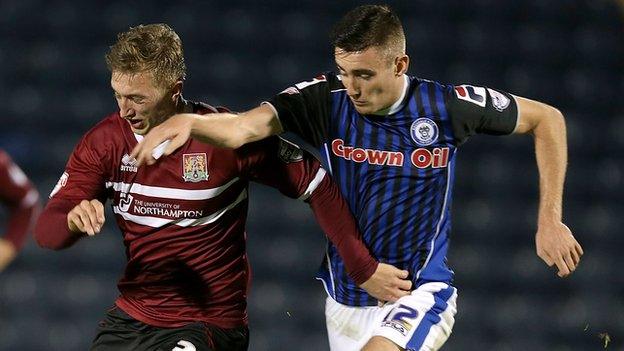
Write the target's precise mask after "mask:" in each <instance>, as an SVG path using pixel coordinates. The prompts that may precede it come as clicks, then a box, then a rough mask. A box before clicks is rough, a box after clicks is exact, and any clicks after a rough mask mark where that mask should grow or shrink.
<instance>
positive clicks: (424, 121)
mask: <svg viewBox="0 0 624 351" xmlns="http://www.w3.org/2000/svg"><path fill="white" fill-rule="evenodd" d="M410 134H411V135H412V139H413V140H414V142H415V143H416V144H417V145H419V146H428V145H431V144H433V143H435V142H436V141H437V140H438V125H437V124H435V122H434V121H432V120H430V119H429V118H419V119H417V120H415V121H414V123H412V126H411V127H410Z"/></svg>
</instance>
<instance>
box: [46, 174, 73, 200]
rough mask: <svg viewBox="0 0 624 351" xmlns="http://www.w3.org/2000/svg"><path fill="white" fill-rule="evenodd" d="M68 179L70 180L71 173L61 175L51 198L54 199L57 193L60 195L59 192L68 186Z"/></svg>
mask: <svg viewBox="0 0 624 351" xmlns="http://www.w3.org/2000/svg"><path fill="white" fill-rule="evenodd" d="M68 179H69V173H67V172H63V175H61V178H59V180H58V182H56V185H55V186H54V188H53V189H52V191H51V192H50V196H49V197H50V198H52V196H54V195H56V193H58V192H59V190H61V188H63V187H65V185H67V180H68Z"/></svg>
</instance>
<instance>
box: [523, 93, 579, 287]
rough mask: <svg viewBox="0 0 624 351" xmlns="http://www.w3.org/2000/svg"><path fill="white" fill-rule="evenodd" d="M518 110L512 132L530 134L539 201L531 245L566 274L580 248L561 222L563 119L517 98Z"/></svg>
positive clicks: (564, 150)
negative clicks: (537, 172)
mask: <svg viewBox="0 0 624 351" xmlns="http://www.w3.org/2000/svg"><path fill="white" fill-rule="evenodd" d="M517 101H518V109H519V111H520V114H519V117H518V118H519V121H518V125H517V127H516V130H515V133H521V134H532V135H533V137H534V139H535V156H536V159H537V166H538V170H539V188H540V202H539V213H538V222H537V234H536V236H535V245H536V250H537V255H538V256H539V257H540V258H541V259H542V260H544V262H546V264H547V265H549V266H553V265H555V266H557V269H558V273H557V274H558V275H559V276H560V277H565V276H568V275H570V274H571V273H572V272H574V270H575V269H576V267H577V266H578V264H579V262H580V259H581V256H582V255H583V249H582V248H581V245H580V244H579V243H578V241H577V240H576V239H575V238H574V236H573V235H572V232H571V231H570V229H569V228H568V227H567V226H566V225H565V224H564V223H563V222H562V202H563V184H564V179H565V172H566V166H567V152H568V147H567V141H566V126H565V120H564V117H563V115H562V114H561V112H560V111H559V110H557V109H555V108H553V107H551V106H548V105H546V104H543V103H540V102H537V101H532V100H529V99H525V98H520V97H518V98H517Z"/></svg>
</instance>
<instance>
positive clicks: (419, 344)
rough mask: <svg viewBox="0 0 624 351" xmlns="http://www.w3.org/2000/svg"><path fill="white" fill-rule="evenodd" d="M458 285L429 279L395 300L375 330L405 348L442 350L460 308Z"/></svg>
mask: <svg viewBox="0 0 624 351" xmlns="http://www.w3.org/2000/svg"><path fill="white" fill-rule="evenodd" d="M456 299H457V289H455V288H454V287H452V286H449V285H447V284H444V283H427V284H423V285H421V286H419V287H418V288H417V289H416V290H414V291H413V292H412V293H411V295H409V296H404V297H402V298H400V299H399V300H398V301H397V302H396V303H394V304H392V309H391V310H390V311H389V312H388V313H387V314H385V315H384V316H383V317H382V319H381V320H379V323H378V324H377V326H376V327H375V329H374V330H373V332H372V334H373V336H380V337H384V338H386V339H388V340H390V341H392V342H393V343H394V344H396V345H397V346H399V347H401V348H403V349H405V350H410V351H412V350H415V351H433V350H438V349H439V348H440V347H442V345H443V344H444V343H445V342H446V340H447V339H448V337H449V336H450V334H451V331H452V328H453V324H454V323H455V313H456V312H457V305H456Z"/></svg>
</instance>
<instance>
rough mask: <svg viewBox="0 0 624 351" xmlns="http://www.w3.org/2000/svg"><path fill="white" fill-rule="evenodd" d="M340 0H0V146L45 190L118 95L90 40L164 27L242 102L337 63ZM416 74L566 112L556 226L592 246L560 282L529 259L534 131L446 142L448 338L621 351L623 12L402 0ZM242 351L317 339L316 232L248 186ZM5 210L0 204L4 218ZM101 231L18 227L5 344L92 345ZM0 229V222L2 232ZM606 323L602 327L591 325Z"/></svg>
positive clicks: (221, 96)
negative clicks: (67, 233) (451, 285)
mask: <svg viewBox="0 0 624 351" xmlns="http://www.w3.org/2000/svg"><path fill="white" fill-rule="evenodd" d="M357 4H358V3H356V2H352V1H328V2H323V1H311V0H304V1H282V0H270V1H239V0H231V1H117V0H115V1H82V2H70V1H65V2H61V1H43V0H2V1H0V43H1V46H0V77H1V78H0V116H1V117H0V118H1V120H0V121H1V122H0V147H2V148H5V149H6V150H7V151H9V153H10V154H12V156H13V157H14V158H15V160H16V161H17V162H18V163H19V164H21V165H22V166H23V168H24V170H25V171H26V172H27V173H28V174H29V175H30V177H31V178H32V179H33V180H34V182H35V183H36V185H37V188H38V189H39V191H40V192H41V194H42V195H43V196H44V198H45V197H46V196H47V194H48V193H49V192H50V190H51V189H52V187H53V185H54V184H55V182H56V181H57V179H58V177H59V176H60V175H61V173H62V172H63V167H64V164H65V162H66V159H67V157H68V155H69V153H70V152H71V150H72V148H73V146H74V144H75V143H76V142H77V141H78V138H79V137H80V136H81V135H82V134H83V133H84V132H85V131H87V130H88V129H89V128H90V127H91V126H92V125H93V124H95V123H96V122H97V121H98V120H99V119H101V118H102V117H103V116H104V115H105V114H107V113H109V112H111V111H113V110H114V109H115V108H116V105H115V101H114V99H113V97H112V94H111V90H110V88H109V73H108V72H107V70H106V66H105V64H104V59H103V55H104V53H105V52H106V49H107V47H108V45H110V44H112V43H113V42H114V40H115V35H116V33H117V32H119V31H123V30H126V29H127V28H128V27H129V26H134V25H137V24H140V23H151V22H167V23H169V24H170V25H171V26H172V27H173V28H174V29H175V30H176V31H177V32H178V33H179V34H180V36H181V38H182V41H183V43H184V45H185V49H186V58H187V66H188V80H187V83H186V85H185V96H186V97H187V98H191V99H199V100H202V101H206V102H208V103H211V104H217V105H226V106H229V107H230V108H232V109H234V110H244V109H247V108H250V107H252V106H255V105H257V104H258V103H259V102H260V101H261V100H262V99H264V98H268V97H270V96H271V95H272V94H274V93H277V92H279V91H281V90H282V89H283V88H285V87H287V86H288V85H289V84H291V83H295V82H298V81H301V80H306V79H309V78H311V77H313V76H314V75H316V74H317V73H319V72H321V71H323V70H326V69H332V68H333V60H332V51H331V47H330V45H329V44H328V39H327V34H328V31H329V29H330V27H331V25H332V23H334V22H335V21H336V20H338V19H339V17H340V16H341V15H342V14H344V13H345V12H346V11H347V10H348V9H350V8H352V7H353V6H355V5H357ZM390 4H391V5H392V6H393V7H394V8H395V9H396V10H397V12H398V13H399V15H400V17H401V18H402V20H403V23H404V26H405V28H406V32H407V38H408V53H409V54H410V56H411V69H410V73H411V74H415V75H419V76H421V77H424V78H431V79H435V80H439V81H442V82H454V83H473V84H480V85H487V86H491V87H496V88H500V89H503V90H507V91H509V92H512V93H514V94H518V95H522V96H526V97H529V98H534V99H537V100H541V101H544V102H547V103H550V104H552V105H554V106H557V107H559V108H560V109H561V110H562V111H563V112H564V114H565V116H566V117H567V121H568V140H569V153H570V162H569V169H568V177H567V184H566V193H565V204H564V207H565V209H564V212H565V221H566V223H567V224H568V225H569V226H570V227H571V228H572V231H573V232H574V233H575V234H576V236H577V238H578V239H579V241H580V242H581V243H582V244H583V245H584V249H585V257H584V258H583V262H582V264H581V266H580V268H579V269H578V270H577V272H576V273H574V275H573V276H572V277H571V278H568V279H565V280H561V279H558V278H556V276H555V273H554V272H553V271H552V270H551V269H548V268H547V267H546V266H545V265H544V264H543V263H542V262H541V261H540V260H539V259H538V258H537V256H536V255H535V248H534V232H535V229H536V204H537V196H538V191H537V172H536V166H535V161H534V157H533V148H532V139H531V138H530V137H518V136H514V137H507V138H495V137H485V136H483V137H475V138H473V139H472V140H470V141H469V142H468V143H467V144H466V145H465V146H464V147H463V148H462V150H461V151H460V153H459V165H458V168H457V174H458V177H457V183H456V188H455V189H456V190H455V198H454V200H455V201H454V203H453V216H454V229H453V232H452V247H451V254H450V257H449V261H450V264H451V266H452V267H453V268H454V269H455V272H456V273H457V278H456V284H457V286H458V287H459V289H460V290H459V300H458V304H459V313H458V315H457V321H456V324H455V328H454V333H453V335H452V337H451V338H450V340H449V342H448V343H447V345H446V346H445V347H444V350H450V351H473V350H474V351H476V350H497V351H507V350H527V351H528V350H530V351H542V350H544V351H545V350H548V351H553V350H554V351H569V350H602V349H603V346H604V340H603V339H601V337H600V336H599V335H600V334H603V333H607V334H609V336H610V337H611V338H612V342H611V343H610V344H609V345H608V348H607V350H624V346H622V345H624V343H622V338H624V274H622V271H621V269H622V268H621V267H623V266H624V258H622V255H621V250H622V248H624V239H622V238H623V236H622V232H621V231H622V228H623V227H624V220H623V217H624V216H623V213H624V200H623V199H624V196H623V195H624V192H623V191H622V188H623V187H624V165H623V162H622V161H623V158H622V155H623V152H622V151H623V150H624V137H623V135H624V98H623V97H622V96H623V94H624V74H623V73H624V45H623V44H624V42H623V41H624V40H623V38H624V34H623V21H622V15H623V14H624V11H623V9H622V8H619V7H618V6H617V4H616V3H615V2H614V1H607V0H588V1H578V0H553V1H544V0H526V1H524V0H523V1H502V0H471V1H459V0H445V1H442V0H438V1H433V0H410V1H393V2H390ZM251 199H252V201H251V206H250V207H251V209H250V218H249V227H248V237H249V256H250V257H251V261H252V264H253V271H254V273H253V275H254V281H253V285H252V291H251V296H250V298H249V313H250V319H251V346H250V350H253V351H263V350H277V349H282V350H325V349H327V348H328V346H327V342H326V333H325V328H324V320H323V318H324V317H323V306H324V292H323V289H322V286H321V284H320V283H318V282H317V281H315V280H314V273H315V271H316V268H317V266H318V263H319V261H320V259H321V257H322V255H323V244H324V238H323V236H322V233H321V232H320V231H319V229H318V227H317V226H316V224H315V223H314V220H313V218H312V216H311V212H310V211H309V210H308V209H307V208H306V206H305V204H302V203H298V202H296V201H294V200H288V199H285V198H282V197H281V196H280V195H279V194H278V193H277V192H276V191H273V190H271V189H267V188H265V187H261V186H253V187H252V190H251ZM5 216H6V214H4V216H3V217H5ZM107 219H108V222H107V226H106V229H105V230H104V232H103V233H102V234H100V235H98V236H97V237H95V238H90V239H88V240H83V241H82V242H81V243H79V244H78V245H76V246H75V247H73V248H71V249H69V250H66V251H64V252H51V251H45V250H42V249H40V248H38V247H37V246H36V245H35V243H34V242H33V240H32V239H31V240H30V241H29V243H28V244H27V246H26V248H25V249H24V250H23V252H22V253H21V255H20V257H19V258H18V259H17V261H16V262H15V263H14V264H13V265H12V266H10V267H9V269H8V270H6V271H5V272H2V273H1V274H0V350H22V351H30V350H33V351H34V350H63V351H72V350H85V349H87V348H88V345H89V342H90V340H91V338H92V336H93V331H94V328H95V327H96V325H97V321H98V319H99V318H100V317H101V316H102V315H103V313H104V310H105V309H106V307H107V306H109V305H110V304H111V303H112V301H113V300H114V298H115V296H116V294H117V290H116V286H115V283H116V279H117V277H118V276H119V274H120V272H121V269H122V267H123V265H124V261H125V259H124V250H123V247H122V244H121V238H120V234H119V232H118V230H117V228H116V226H115V224H114V221H113V220H112V219H113V218H112V216H111V215H110V213H109V214H108V217H107ZM0 233H1V230H0ZM602 336H604V334H603V335H602Z"/></svg>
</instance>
